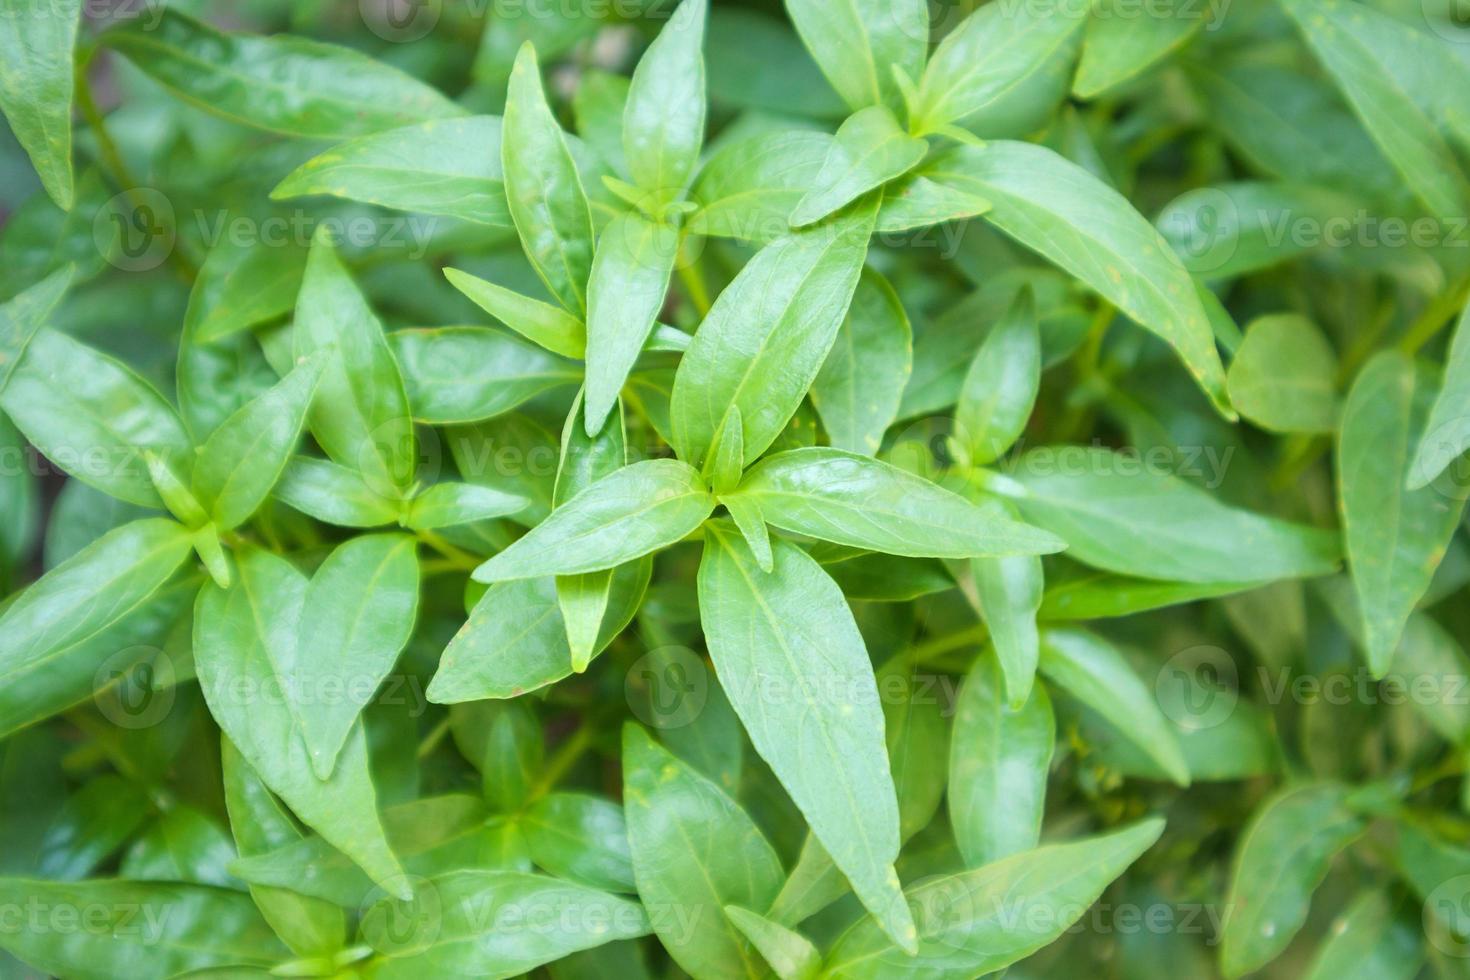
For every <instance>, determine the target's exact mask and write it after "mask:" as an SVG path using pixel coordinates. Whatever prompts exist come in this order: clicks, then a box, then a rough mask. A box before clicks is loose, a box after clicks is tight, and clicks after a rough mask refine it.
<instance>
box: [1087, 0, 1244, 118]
mask: <svg viewBox="0 0 1470 980" xmlns="http://www.w3.org/2000/svg"><path fill="white" fill-rule="evenodd" d="M1218 17H1219V19H1223V18H1224V9H1223V8H1221V10H1220V13H1219V15H1218ZM1212 21H1214V22H1213V23H1212ZM1206 26H1209V27H1211V28H1212V29H1213V28H1216V27H1219V26H1220V25H1219V22H1218V20H1217V19H1216V18H1215V8H1213V7H1211V6H1209V5H1199V4H1193V3H1190V2H1189V0H1168V2H1166V3H1162V4H1157V5H1155V6H1152V7H1150V8H1149V10H1148V12H1147V13H1146V14H1144V15H1142V16H1140V15H1139V11H1138V8H1136V7H1130V6H1128V5H1127V3H1126V2H1124V0H1106V2H1103V3H1099V4H1097V5H1096V6H1095V7H1094V8H1093V10H1092V16H1091V17H1089V18H1088V20H1087V33H1086V34H1085V35H1084V37H1083V39H1082V59H1081V60H1080V61H1079V62H1078V64H1077V77H1076V78H1074V79H1073V80H1072V93H1073V94H1074V95H1076V96H1077V97H1078V98H1079V99H1095V98H1097V97H1098V96H1099V95H1102V94H1103V93H1104V92H1107V91H1109V90H1110V89H1114V88H1116V87H1118V86H1119V85H1122V84H1123V83H1124V82H1127V81H1130V80H1131V79H1134V78H1136V77H1138V76H1140V75H1142V74H1144V72H1146V71H1148V70H1150V69H1151V68H1153V67H1154V66H1155V65H1157V64H1158V63H1159V62H1161V61H1164V60H1165V59H1167V58H1168V57H1170V56H1171V55H1173V54H1174V53H1175V52H1177V51H1178V50H1179V49H1180V48H1183V47H1184V46H1185V45H1187V44H1188V43H1189V42H1190V40H1191V39H1192V38H1193V37H1194V35H1195V34H1197V33H1199V31H1200V30H1201V29H1203V28H1205V27H1206Z"/></svg>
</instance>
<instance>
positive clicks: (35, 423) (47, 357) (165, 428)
mask: <svg viewBox="0 0 1470 980" xmlns="http://www.w3.org/2000/svg"><path fill="white" fill-rule="evenodd" d="M0 408H3V409H4V410H5V413H6V414H7V415H9V416H10V418H11V421H13V422H14V423H15V426H16V428H18V429H20V431H21V432H23V433H25V437H26V438H27V439H29V440H30V441H31V442H32V443H33V444H34V445H35V446H36V448H37V449H39V450H41V452H43V453H45V454H46V457H47V458H48V459H50V460H51V461H52V462H54V463H55V464H56V465H57V466H59V467H61V468H62V469H63V470H65V471H66V472H68V473H70V474H71V475H72V476H74V477H76V478H77V479H78V480H81V481H82V482H84V483H88V484H90V485H92V486H94V487H96V488H97V489H98V490H102V491H103V492H105V493H109V494H111V495H112V496H114V497H117V498H119V499H121V500H126V501H127V502H129V503H133V504H139V505H141V506H143V507H158V506H160V505H161V504H162V500H161V499H160V498H159V496H158V492H157V490H155V489H154V487H153V481H152V480H151V478H150V477H149V475H148V466H147V464H146V462H145V460H144V458H143V451H144V450H147V451H151V452H153V453H154V454H155V455H157V456H158V457H160V458H162V459H165V460H169V461H171V462H177V463H188V462H189V461H190V457H191V456H192V454H193V447H192V446H191V445H190V443H189V436H188V435H187V434H186V433H185V432H184V425H183V423H182V422H180V421H179V416H178V414H177V413H176V412H175V411H174V410H173V407H172V406H170V405H169V404H168V402H166V401H164V399H163V396H162V395H160V394H159V393H158V392H157V391H156V390H154V388H153V387H152V386H151V385H149V384H148V382H146V381H144V380H143V379H142V378H140V377H139V376H138V375H137V374H135V373H134V372H133V371H132V370H131V369H130V368H128V367H127V366H126V365H124V364H122V363H121V362H119V361H115V360H113V359H112V358H110V357H108V356H106V355H105V354H102V353H99V352H98V351H96V350H94V349H93V348H91V347H88V346H86V345H85V344H81V343H78V342H77V341H75V340H73V339H71V338H70V337H68V336H67V335H65V334H63V333H59V332H57V331H55V330H52V329H43V330H41V331H39V332H38V333H36V335H35V337H34V338H33V339H32V341H31V343H30V346H29V347H27V348H26V352H25V355H24V356H23V357H22V358H21V360H20V363H19V364H17V365H16V366H15V371H14V373H13V374H11V376H10V384H9V385H7V386H6V387H5V389H4V390H3V391H0Z"/></svg>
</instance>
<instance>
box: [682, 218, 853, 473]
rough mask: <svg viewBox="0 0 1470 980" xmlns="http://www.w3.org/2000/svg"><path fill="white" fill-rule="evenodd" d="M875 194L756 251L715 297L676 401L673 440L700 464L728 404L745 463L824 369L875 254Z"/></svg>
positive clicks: (772, 438)
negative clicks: (741, 432) (734, 410)
mask: <svg viewBox="0 0 1470 980" xmlns="http://www.w3.org/2000/svg"><path fill="white" fill-rule="evenodd" d="M875 208H876V201H875V200H872V199H869V200H865V201H862V202H859V203H858V204H856V205H854V206H853V209H852V210H851V211H850V212H848V213H846V214H844V215H842V216H840V217H838V218H835V219H834V220H832V221H831V222H828V223H825V224H822V225H819V226H817V227H815V228H810V229H807V230H805V231H802V232H798V233H796V234H793V235H791V236H789V237H787V238H783V239H781V240H779V241H776V242H774V243H772V244H770V245H767V246H766V247H765V248H763V249H761V250H760V251H759V252H757V253H756V255H755V257H754V258H752V259H751V260H750V261H749V262H747V263H746V264H745V267H744V268H742V269H741V270H740V274H739V275H737V276H736V277H735V280H734V281H733V282H731V283H730V285H728V286H726V287H725V290H724V292H722V293H720V296H719V298H718V299H716V300H715V303H714V306H713V308H711V310H710V312H709V315H708V316H706V317H705V318H704V322H703V323H702V324H700V327H699V330H698V331H697V332H696V333H695V335H694V342H693V343H692V344H690V345H689V350H688V351H687V352H686V353H685V354H684V358H683V360H682V361H680V363H679V371H678V373H677V374H676V375H675V377H674V393H673V397H672V400H671V402H670V412H671V422H672V425H673V445H674V449H675V450H676V451H677V452H678V454H679V458H680V459H683V460H685V461H686V462H689V463H691V464H693V465H695V466H700V465H702V464H703V463H704V459H705V456H706V455H707V454H708V453H709V452H710V451H712V450H713V448H714V440H715V437H716V436H718V435H719V433H720V430H721V428H722V427H723V426H724V424H725V417H726V416H727V415H728V414H729V410H730V408H731V406H734V407H738V408H739V409H740V415H741V419H742V422H743V425H744V429H745V440H744V444H745V462H746V463H747V464H748V463H752V462H754V461H755V460H757V459H759V458H760V456H761V454H762V453H764V452H765V451H766V449H767V448H769V447H770V445H771V443H772V442H774V441H775V440H776V437H777V436H778V435H779V434H780V433H781V430H782V429H784V428H785V427H786V423H787V422H788V421H790V419H791V415H792V413H793V412H795V411H796V408H797V406H798V405H799V404H801V400H802V398H803V397H804V396H805V395H806V392H807V389H808V388H809V387H811V383H812V381H813V380H814V379H815V378H816V376H817V373H818V372H819V371H820V370H821V367H822V362H823V361H825V360H826V359H827V352H828V351H830V350H831V349H832V342H833V341H834V340H835V339H836V337H837V330H838V328H839V327H840V326H841V325H842V319H843V317H844V316H845V315H846V314H847V306H848V303H849V302H851V300H852V294H853V290H854V289H855V288H856V287H857V281H858V274H859V273H860V272H861V271H862V267H863V260H864V258H865V257H866V256H867V253H868V237H869V235H871V234H872V230H873V217H874V210H875Z"/></svg>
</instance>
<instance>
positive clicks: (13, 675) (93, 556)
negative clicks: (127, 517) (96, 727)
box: [0, 518, 190, 735]
mask: <svg viewBox="0 0 1470 980" xmlns="http://www.w3.org/2000/svg"><path fill="white" fill-rule="evenodd" d="M189 549H190V543H189V532H188V531H187V530H185V529H184V528H183V526H181V525H179V524H176V523H174V522H173V521H170V520H164V519H161V518H149V519H147V520H140V521H134V522H132V523H130V524H125V525H123V526H122V527H120V528H117V529H116V530H113V531H110V532H108V533H107V534H105V535H103V536H102V537H101V538H99V539H98V540H97V541H95V542H93V543H92V544H90V545H88V546H87V547H85V548H83V549H82V550H81V551H80V552H78V553H77V554H75V555H73V556H72V557H71V558H68V559H67V560H66V561H64V562H62V563H61V564H60V565H58V566H56V567H55V568H53V569H52V570H51V571H49V572H47V573H46V574H45V575H43V576H42V577H41V578H40V579H39V580H38V581H37V582H35V583H33V584H32V585H31V586H30V587H29V588H27V589H26V590H25V591H24V592H22V593H20V594H19V595H18V596H17V597H16V598H15V599H14V601H12V602H11V603H10V604H9V606H7V607H6V608H5V612H4V615H3V616H0V709H3V710H0V719H4V720H3V721H0V735H8V734H9V733H10V732H13V731H15V730H17V729H19V728H23V727H24V726H26V725H28V724H30V723H31V722H34V721H37V720H39V719H41V718H45V717H47V716H48V715H50V714H52V713H54V712H57V711H60V710H62V709H63V708H66V707H69V706H71V705H73V704H75V703H77V702H78V701H81V700H84V699H85V698H87V697H88V696H89V695H91V694H92V693H93V688H94V685H95V684H96V681H97V672H98V671H99V670H100V669H101V668H102V667H103V666H104V664H105V663H106V662H107V661H108V660H109V658H112V657H113V655H115V654H117V653H118V651H119V650H125V649H126V648H128V647H129V646H132V645H133V643H138V642H144V641H143V639H142V638H139V639H138V640H133V641H130V642H123V641H124V638H125V636H126V635H127V634H126V633H124V634H121V635H117V636H114V637H112V639H113V641H115V642H118V643H119V645H117V646H113V645H112V644H111V643H110V642H108V636H109V633H108V630H109V629H110V628H112V627H115V626H117V625H118V624H121V623H125V622H127V621H128V620H129V619H131V618H132V617H133V616H134V615H136V614H138V613H139V612H140V609H141V607H143V606H144V604H145V603H147V602H148V600H149V599H150V597H153V596H154V595H155V594H156V593H157V592H158V590H159V589H160V587H162V586H163V584H164V583H165V582H167V581H168V580H169V579H170V578H172V577H173V574H174V572H176V571H178V569H179V566H180V565H182V564H183V563H184V560H185V559H186V558H187V557H188V556H189ZM172 608H173V609H174V610H175V611H176V610H177V609H178V606H177V604H175V605H174V606H173V607H172ZM143 625H147V624H146V623H145V624H143ZM164 626H165V627H166V626H167V624H166V623H165V624H164ZM160 632H161V631H160ZM145 635H146V634H145ZM139 655H140V656H141V655H142V651H140V652H139ZM116 666H117V668H118V670H119V671H124V670H127V669H129V668H131V666H132V664H131V663H127V664H121V663H119V664H117V665H116Z"/></svg>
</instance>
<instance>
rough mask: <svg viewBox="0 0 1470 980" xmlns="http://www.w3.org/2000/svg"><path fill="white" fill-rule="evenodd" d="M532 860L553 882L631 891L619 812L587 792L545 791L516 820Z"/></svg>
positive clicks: (625, 839) (625, 833)
mask: <svg viewBox="0 0 1470 980" xmlns="http://www.w3.org/2000/svg"><path fill="white" fill-rule="evenodd" d="M517 823H518V825H519V826H520V828H521V831H522V832H523V833H524V834H525V835H526V844H527V846H528V847H529V848H530V849H531V860H533V861H535V862H536V864H537V865H538V866H539V867H541V868H544V869H546V870H547V871H548V872H550V873H551V874H554V875H556V876H557V877H558V878H566V879H568V880H570V881H576V882H580V883H581V884H584V885H587V886H588V887H590V888H602V889H605V890H607V891H613V892H631V891H634V890H635V889H634V884H633V864H632V857H631V855H630V852H629V850H628V825H627V821H626V820H625V819H624V818H623V808H622V807H621V806H620V805H618V804H617V803H614V802H613V801H611V800H607V799H604V798H602V797H600V796H590V795H588V794H586V793H548V794H547V795H546V796H543V797H541V799H539V800H537V801H536V802H535V803H533V804H531V807H530V809H528V810H527V811H526V812H525V813H524V814H523V815H522V816H521V817H520V818H519V819H518V820H517Z"/></svg>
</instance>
